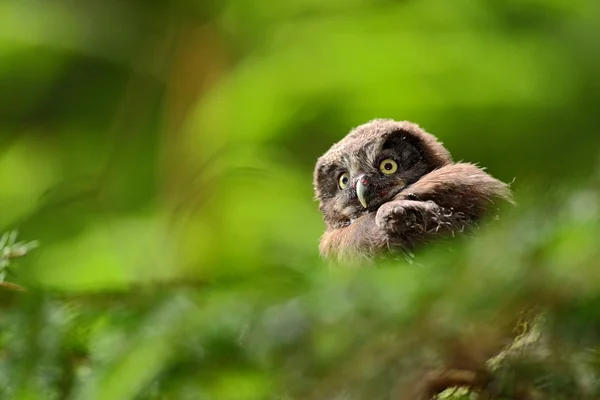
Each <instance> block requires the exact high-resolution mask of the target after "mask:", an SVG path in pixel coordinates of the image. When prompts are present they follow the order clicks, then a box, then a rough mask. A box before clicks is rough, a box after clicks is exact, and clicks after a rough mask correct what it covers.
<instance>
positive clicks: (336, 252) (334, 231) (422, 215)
mask: <svg viewBox="0 0 600 400" xmlns="http://www.w3.org/2000/svg"><path fill="white" fill-rule="evenodd" d="M382 158H385V159H390V158H392V159H394V160H395V161H397V164H398V170H397V171H396V172H395V173H393V174H389V175H386V174H383V171H380V170H379V169H378V163H379V162H381V159H382ZM344 173H346V174H348V176H349V177H350V186H349V187H348V188H345V189H341V188H340V186H339V177H340V176H341V174H344ZM357 179H359V180H360V179H366V180H365V182H368V189H369V193H368V196H369V197H368V204H367V206H366V207H365V206H362V205H361V203H360V202H359V201H358V198H357V193H356V185H357ZM314 190H315V195H316V198H317V199H318V200H319V208H320V210H321V212H322V214H323V219H324V221H325V224H326V231H325V234H324V235H323V236H322V238H321V243H320V250H321V254H322V255H323V256H324V257H325V258H327V259H332V260H338V261H344V260H353V261H356V260H357V259H372V258H373V257H375V256H377V255H382V254H385V253H389V252H396V251H406V250H410V249H412V248H414V247H415V246H416V245H418V244H419V243H422V242H426V241H429V240H431V239H434V238H436V237H439V236H442V235H444V234H445V233H449V232H452V233H457V232H463V231H465V230H467V229H468V228H470V227H472V226H474V225H476V223H477V221H479V220H480V219H481V218H482V217H483V216H485V215H486V214H487V213H488V212H489V211H490V210H492V209H493V208H494V206H495V203H496V202H497V201H499V200H507V201H512V200H511V192H510V189H509V187H508V185H507V184H505V183H503V182H501V181H499V180H497V179H495V178H493V177H492V176H490V175H489V174H487V173H486V172H484V171H483V170H482V169H481V168H479V167H477V166H475V165H473V164H468V163H454V162H453V161H452V157H451V155H450V153H449V152H448V150H447V149H446V148H445V147H444V146H443V145H442V143H440V142H439V141H438V140H437V139H436V137H435V136H433V135H431V134H429V133H427V132H425V131H424V130H423V129H421V128H420V127H419V126H418V125H416V124H414V123H411V122H407V121H402V122H397V121H393V120H389V119H376V120H373V121H370V122H368V123H366V124H363V125H360V126H358V127H356V128H355V129H353V130H352V131H351V132H350V133H349V134H348V135H346V137H345V138H343V139H342V140H341V141H339V142H337V143H335V144H334V145H333V146H332V147H331V148H330V149H329V151H327V152H326V153H325V154H324V155H323V156H321V157H320V158H319V159H318V161H317V164H316V166H315V171H314Z"/></svg>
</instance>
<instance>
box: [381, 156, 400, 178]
mask: <svg viewBox="0 0 600 400" xmlns="http://www.w3.org/2000/svg"><path fill="white" fill-rule="evenodd" d="M379 170H380V171H381V172H383V173H384V174H386V175H391V174H393V173H394V172H396V171H398V164H397V163H396V161H394V160H392V159H391V158H386V159H385V160H383V161H382V162H381V164H379Z"/></svg>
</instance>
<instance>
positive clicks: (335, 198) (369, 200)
mask: <svg viewBox="0 0 600 400" xmlns="http://www.w3.org/2000/svg"><path fill="white" fill-rule="evenodd" d="M451 163H452V157H451V156H450V153H449V152H448V150H446V149H445V148H444V146H442V144H441V143H440V142H438V141H437V139H436V138H435V136H433V135H431V134H429V133H427V132H425V131H424V130H422V129H421V128H420V127H419V126H418V125H416V124H414V123H411V122H407V121H402V122H397V121H393V120H388V119H376V120H373V121H370V122H367V123H366V124H363V125H360V126H358V127H357V128H355V129H353V130H352V131H351V132H350V133H349V134H348V135H346V137H345V138H344V139H342V140H341V141H339V142H337V143H335V144H334V145H333V146H332V147H331V148H330V149H329V151H327V153H325V154H324V155H323V156H321V157H320V158H319V159H318V160H317V165H316V167H315V171H314V189H315V195H316V198H317V200H318V201H319V209H320V210H321V213H322V214H323V218H324V220H325V223H326V224H327V226H328V227H329V228H339V227H343V226H347V225H349V224H350V223H352V221H353V220H354V219H356V218H358V217H360V216H361V215H363V214H365V213H368V212H373V211H375V210H377V209H378V208H379V207H380V206H381V205H382V204H384V203H386V202H388V201H390V200H391V199H392V198H393V197H394V196H395V195H396V194H398V193H399V192H401V191H402V190H403V189H405V188H406V187H408V186H409V185H411V184H412V183H414V182H416V181H418V180H419V179H420V178H421V177H422V176H423V175H425V174H427V173H429V172H431V171H433V170H434V169H436V168H439V167H442V166H444V165H447V164H451Z"/></svg>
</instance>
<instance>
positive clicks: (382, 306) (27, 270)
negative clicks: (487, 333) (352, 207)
mask: <svg viewBox="0 0 600 400" xmlns="http://www.w3.org/2000/svg"><path fill="white" fill-rule="evenodd" d="M599 50H600V3H599V2H597V1H593V0H571V1H566V0H509V1H506V0H485V1H478V2H474V1H466V0H457V1H452V2H450V1H447V0H419V1H417V0H345V1H341V0H330V1H317V0H292V1H281V2H276V1H273V0H253V1H248V0H237V1H225V0H222V1H216V0H206V1H202V0H195V1H194V0H172V1H142V0H86V1H80V0H60V1H53V2H49V1H41V0H4V1H2V2H1V3H0V89H1V90H0V177H1V179H0V210H1V212H0V233H1V232H4V231H9V230H12V229H18V230H19V232H20V237H21V239H23V240H39V241H40V247H39V248H38V249H36V250H34V251H32V252H31V253H30V254H29V255H27V257H24V258H22V259H20V260H18V262H16V263H14V264H13V267H14V268H13V269H12V270H13V272H14V275H12V276H9V281H11V282H15V283H18V284H20V285H23V286H25V287H26V288H28V290H29V291H28V292H27V293H26V294H17V293H13V292H11V291H9V290H5V291H4V293H2V294H0V300H1V305H2V313H1V314H0V319H1V320H2V324H1V325H0V326H1V327H2V328H1V331H0V349H1V350H0V397H1V398H7V399H71V398H73V399H134V398H135V399H218V400H220V399H225V400H227V399H380V398H381V399H384V398H395V397H393V396H394V395H393V393H392V391H393V390H392V389H393V388H392V387H393V386H394V385H393V382H398V379H400V378H398V377H399V376H408V375H410V373H409V372H411V371H414V369H415V365H416V363H418V362H420V361H417V359H418V360H420V359H421V358H423V357H421V356H423V354H427V357H429V356H430V354H431V353H432V352H433V353H435V352H436V351H438V350H439V349H438V347H436V345H435V343H437V342H436V338H438V336H439V335H441V336H444V335H454V334H457V333H459V332H461V329H462V328H463V327H465V326H467V325H469V324H470V323H476V322H481V321H488V318H489V317H490V315H496V314H495V313H496V312H499V311H498V310H504V309H505V306H506V305H507V304H511V306H513V305H515V304H517V305H525V304H530V303H531V302H535V303H536V304H537V303H539V304H540V305H541V306H542V307H547V310H546V311H547V312H548V314H547V315H548V317H547V319H546V321H547V322H546V323H545V324H544V329H546V330H547V331H548V332H549V333H548V335H549V336H551V337H552V338H554V339H555V340H560V341H561V343H563V344H564V346H566V347H565V348H570V347H568V346H571V345H572V346H579V347H576V348H577V349H579V350H580V351H582V352H584V354H593V357H591V359H590V360H588V359H587V358H586V359H585V360H587V361H586V362H584V361H581V359H578V361H577V362H576V365H575V366H571V364H570V363H571V361H569V363H568V365H569V368H567V367H565V366H564V365H563V364H560V366H557V367H556V368H555V369H553V370H552V371H547V370H546V369H547V368H546V369H544V368H543V367H547V366H548V365H549V364H551V363H550V362H549V361H547V360H544V362H543V365H537V364H536V366H535V367H534V368H530V370H532V371H533V372H532V373H538V374H542V375H544V376H550V375H548V374H551V373H556V374H558V375H559V376H560V377H561V378H560V379H559V378H552V379H549V378H548V379H547V380H548V381H550V382H552V383H553V385H549V384H546V385H545V386H544V388H545V389H544V390H546V392H544V396H545V397H541V398H585V396H591V397H589V398H595V397H594V395H599V394H600V388H599V387H600V385H598V384H597V382H598V379H596V378H597V377H600V373H599V374H598V375H596V369H599V370H600V367H598V366H597V365H600V356H598V357H596V356H595V354H596V353H595V350H594V351H593V352H592V353H590V352H589V351H591V350H589V349H595V348H596V344H597V342H598V341H600V339H599V338H600V331H598V330H597V329H595V327H596V323H599V322H600V315H598V311H597V304H598V301H599V300H600V297H598V293H600V292H599V291H598V289H600V287H598V285H597V282H598V279H600V273H599V271H597V268H596V267H597V266H598V261H597V260H598V256H599V255H600V254H599V253H600V251H599V249H598V244H599V243H600V230H599V229H598V224H597V218H598V211H599V207H600V205H599V203H598V200H599V197H598V195H599V194H600V191H599V190H598V184H599V183H600V157H599V156H600V134H599V131H600V113H599V112H598V106H599V104H600V51H599ZM373 118H393V119H397V120H403V119H406V120H411V121H415V122H417V123H419V124H420V125H421V126H423V127H424V128H425V129H426V130H428V131H429V132H432V133H433V134H435V135H437V136H438V137H439V138H440V139H441V140H442V141H443V142H444V144H445V145H446V146H447V147H448V148H449V150H450V151H451V152H452V154H453V156H454V158H455V159H456V160H466V161H470V162H476V163H479V164H480V165H482V166H485V167H486V168H487V171H488V172H490V173H491V174H492V175H494V176H496V177H498V178H500V179H502V180H504V181H507V182H513V181H514V183H513V184H512V187H513V188H514V190H515V192H516V199H517V202H518V203H519V205H518V207H516V208H515V209H514V210H504V211H503V213H502V218H501V221H500V222H498V223H496V224H493V226H492V227H490V228H489V229H485V230H483V231H482V232H481V233H480V234H478V235H477V238H474V239H469V240H466V241H465V240H460V241H459V240H457V241H455V242H453V246H452V248H451V249H450V250H448V249H447V248H439V247H435V246H434V248H432V249H431V251H426V252H423V254H419V255H418V256H417V258H416V260H415V261H414V262H413V263H412V264H410V263H407V262H404V261H398V262H396V264H395V265H390V266H381V267H380V268H375V269H368V270H359V271H355V270H352V271H349V270H345V269H343V268H342V269H330V268H328V267H327V266H326V265H325V264H324V263H322V262H321V261H320V260H319V258H318V240H319V236H320V235H321V233H322V232H323V229H324V226H323V223H322V220H321V216H320V214H319V212H318V209H317V204H316V202H315V201H314V200H313V189H312V169H313V166H314V163H315V161H316V159H317V157H318V156H320V155H321V154H322V153H324V152H325V151H326V150H327V149H328V148H329V146H330V145H331V144H332V143H334V142H335V141H337V140H339V139H341V138H342V137H343V136H344V135H345V134H346V133H347V132H348V131H349V130H350V129H351V128H352V127H354V126H356V125H359V124H361V123H364V122H366V121H368V120H370V119H373ZM517 308H518V307H517ZM418 321H421V322H422V321H428V322H427V323H426V324H422V323H418ZM590 321H591V322H590ZM559 328H560V329H559ZM423 330H425V332H424V331H423ZM573 336H576V337H577V340H575V339H573ZM444 337H445V336H444ZM582 338H583V339H582ZM584 339H585V340H584ZM415 343H417V344H418V346H415ZM565 343H566V344H565ZM564 346H563V347H564ZM415 348H419V349H422V350H423V352H422V353H423V354H421V353H420V352H419V351H415ZM436 349H437V350H436ZM408 353H410V356H409V355H408ZM413 353H415V354H413ZM569 354H571V355H572V354H574V353H573V351H569ZM419 357H421V358H419ZM538 361H539V360H538ZM588 361H589V362H588ZM552 365H554V364H552ZM582 365H585V368H583V367H582ZM571 367H572V368H571ZM515 368H516V367H515ZM570 368H571V369H570ZM582 368H583V369H584V370H585V371H586V372H585V374H584V375H583V376H584V378H585V379H584V378H582V377H581V376H582V375H580V372H578V371H580V370H582ZM556 370H558V371H560V373H557V372H556ZM407 371H408V372H407ZM528 371H529V370H528ZM590 371H591V372H590ZM578 374H579V375H578ZM525 375H526V374H521V375H520V376H522V377H523V376H525ZM551 376H554V375H551ZM590 376H591V377H592V378H593V379H592V378H590ZM536 379H538V378H535V379H533V378H532V379H531V382H534V381H535V382H538V381H539V379H538V380H536ZM586 379H587V380H586ZM590 379H591V382H592V383H589V381H590ZM563 381H564V382H567V383H564V382H563ZM544 382H546V381H544ZM557 382H558V383H557ZM582 382H583V383H582ZM559 383H560V384H559ZM563 383H564V384H563ZM554 384H555V385H554ZM549 387H550V389H548V388H549ZM539 390H541V389H539ZM568 390H570V392H569V393H571V394H570V395H567V397H560V396H563V394H561V393H565V392H566V391H568ZM573 393H577V394H576V395H574V394H573ZM344 396H346V397H344ZM552 396H555V397H552ZM556 396H558V397H556ZM569 396H571V397H569ZM573 396H575V397H573Z"/></svg>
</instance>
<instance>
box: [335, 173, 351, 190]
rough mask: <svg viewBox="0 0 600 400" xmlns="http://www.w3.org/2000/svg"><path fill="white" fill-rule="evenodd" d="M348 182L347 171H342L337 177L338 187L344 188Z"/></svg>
mask: <svg viewBox="0 0 600 400" xmlns="http://www.w3.org/2000/svg"><path fill="white" fill-rule="evenodd" d="M348 182H350V177H349V176H348V173H347V172H344V173H343V174H341V175H340V177H339V179H338V184H339V185H340V189H346V188H347V187H348Z"/></svg>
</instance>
